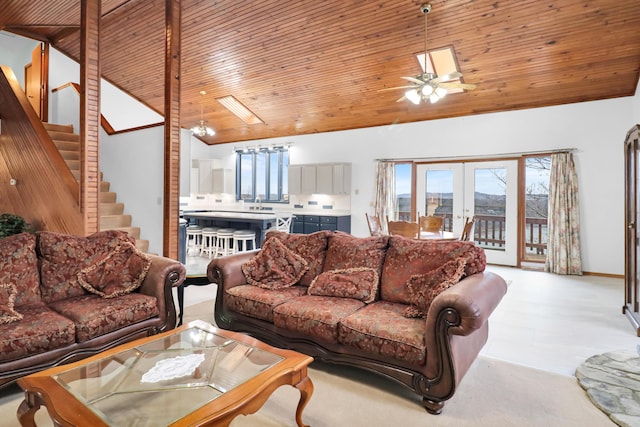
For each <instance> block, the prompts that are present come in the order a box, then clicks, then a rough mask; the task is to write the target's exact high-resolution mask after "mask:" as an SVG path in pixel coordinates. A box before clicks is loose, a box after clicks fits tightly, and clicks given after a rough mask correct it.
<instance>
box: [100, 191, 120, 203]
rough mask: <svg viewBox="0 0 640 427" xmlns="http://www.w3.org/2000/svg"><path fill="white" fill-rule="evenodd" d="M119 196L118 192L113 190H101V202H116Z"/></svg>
mask: <svg viewBox="0 0 640 427" xmlns="http://www.w3.org/2000/svg"><path fill="white" fill-rule="evenodd" d="M116 198H117V194H116V193H114V192H113V191H101V192H100V203H115V202H116V200H117V199H116Z"/></svg>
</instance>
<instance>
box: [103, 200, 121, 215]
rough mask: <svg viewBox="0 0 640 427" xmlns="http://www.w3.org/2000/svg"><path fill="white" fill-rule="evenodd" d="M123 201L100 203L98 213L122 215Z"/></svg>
mask: <svg viewBox="0 0 640 427" xmlns="http://www.w3.org/2000/svg"><path fill="white" fill-rule="evenodd" d="M123 213H124V203H100V215H122V214H123Z"/></svg>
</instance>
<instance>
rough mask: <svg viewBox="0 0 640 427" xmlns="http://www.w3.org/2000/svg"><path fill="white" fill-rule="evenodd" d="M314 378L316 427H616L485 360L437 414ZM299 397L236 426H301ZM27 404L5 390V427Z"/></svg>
mask: <svg viewBox="0 0 640 427" xmlns="http://www.w3.org/2000/svg"><path fill="white" fill-rule="evenodd" d="M209 307H210V308H209ZM212 310H213V305H212V303H211V302H206V303H201V304H197V305H195V306H192V307H189V310H187V314H188V315H189V317H192V316H193V317H196V316H198V317H201V318H202V319H203V320H208V321H211V318H210V316H209V313H211V312H212ZM309 376H310V378H311V379H312V381H313V384H314V393H313V395H312V397H311V401H310V402H309V404H308V405H307V407H306V408H305V410H304V412H303V421H304V422H305V423H306V424H309V425H311V426H312V427H337V426H350V427H351V426H368V427H369V426H375V427H378V426H412V425H415V426H418V425H419V426H434V427H466V426H469V427H507V426H532V427H538V426H539V427H556V426H562V427H573V426H575V427H591V426H593V427H600V426H615V424H614V423H613V422H612V421H611V420H610V419H609V418H608V417H607V416H606V415H605V414H604V413H602V412H601V411H599V410H598V409H597V408H596V407H595V406H593V404H592V403H591V402H590V401H589V398H588V397H587V396H586V393H585V392H584V390H582V388H581V387H580V386H579V385H578V383H577V381H576V379H575V378H573V377H565V376H562V375H557V374H553V373H549V372H545V371H540V370H537V369H531V368H527V367H524V366H519V365H514V364H511V363H508V362H504V361H499V360H496V359H491V358H487V357H479V358H478V359H477V360H476V362H475V363H474V364H473V365H472V367H471V369H470V370H469V372H468V373H467V375H466V376H465V378H464V379H463V381H462V384H461V385H460V388H459V389H458V391H457V392H456V394H455V395H454V397H453V398H452V399H450V400H449V401H448V402H447V403H446V404H445V406H444V410H443V413H442V414H441V415H435V416H434V415H430V414H428V413H427V412H426V411H425V410H424V408H423V407H422V404H421V399H420V398H419V397H418V396H417V395H415V394H413V393H412V392H410V391H409V390H408V389H406V388H405V387H403V386H401V385H399V384H396V383H395V382H392V381H391V380H387V379H384V378H382V377H380V376H378V375H375V374H372V373H368V372H365V371H362V370H359V369H355V368H349V367H344V366H334V365H326V364H321V363H317V362H314V363H313V364H312V365H311V368H310V369H309ZM299 396H300V394H299V392H298V390H297V389H295V388H293V387H289V386H285V387H280V388H279V389H278V390H276V392H275V393H274V394H273V395H272V396H271V398H270V399H269V400H268V401H267V402H266V403H265V405H264V406H263V407H262V408H261V409H260V411H258V412H257V413H256V414H253V415H250V416H246V417H245V416H240V417H238V418H236V419H235V420H234V421H233V422H232V424H231V425H232V426H233V427H247V426H251V427H254V426H264V427H276V426H278V427H281V426H295V425H296V424H295V409H296V405H297V403H298V400H299ZM21 400H22V395H21V393H20V392H19V390H18V389H17V388H12V389H9V390H3V391H0V420H2V421H0V425H1V426H3V427H13V426H18V425H19V424H18V422H17V418H16V416H15V413H16V410H17V408H18V405H19V404H20V401H21ZM36 420H37V421H38V425H39V426H51V425H52V424H51V421H50V420H49V419H48V418H47V416H46V412H45V411H42V410H41V411H39V413H38V415H37V417H36ZM139 421H142V420H139ZM141 425H144V424H141ZM119 427H123V426H119Z"/></svg>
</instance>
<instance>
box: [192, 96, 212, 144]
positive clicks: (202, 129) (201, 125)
mask: <svg viewBox="0 0 640 427" xmlns="http://www.w3.org/2000/svg"><path fill="white" fill-rule="evenodd" d="M206 94H207V92H205V91H204V90H201V91H200V95H202V96H203V97H204V96H205V95H206ZM206 123H207V122H206V121H205V120H204V116H203V111H202V100H201V101H200V120H199V121H198V124H197V125H195V126H194V127H192V128H191V132H193V134H194V135H197V136H199V137H201V138H202V137H205V136H207V135H208V136H213V135H215V134H216V131H214V130H213V129H211V128H210V127H209V126H207V125H206Z"/></svg>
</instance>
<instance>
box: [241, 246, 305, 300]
mask: <svg viewBox="0 0 640 427" xmlns="http://www.w3.org/2000/svg"><path fill="white" fill-rule="evenodd" d="M308 268H309V265H308V263H307V261H305V259H304V258H303V257H301V256H300V255H297V254H295V253H293V251H291V250H290V249H288V248H287V247H286V246H285V245H284V244H283V243H282V242H281V241H280V240H279V239H268V240H267V241H266V242H265V243H264V244H263V245H262V248H261V249H260V252H258V254H257V255H256V256H254V257H253V258H251V259H250V260H249V261H248V262H246V263H244V264H242V272H243V273H244V277H245V278H246V279H247V282H248V283H249V284H251V285H255V286H258V287H260V288H265V289H281V288H288V287H290V286H293V285H295V284H296V283H297V282H298V281H299V280H300V278H301V277H302V276H303V275H304V273H306V271H307V269H308Z"/></svg>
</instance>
